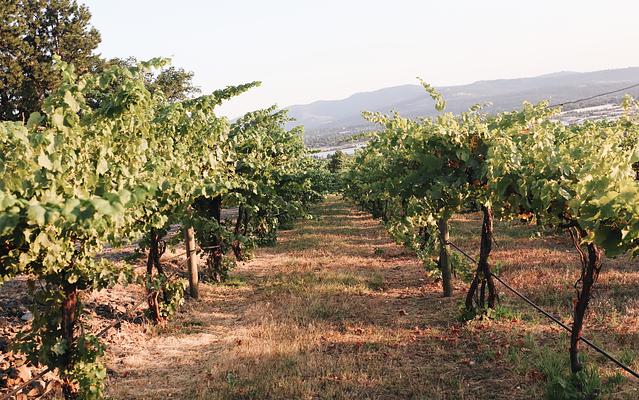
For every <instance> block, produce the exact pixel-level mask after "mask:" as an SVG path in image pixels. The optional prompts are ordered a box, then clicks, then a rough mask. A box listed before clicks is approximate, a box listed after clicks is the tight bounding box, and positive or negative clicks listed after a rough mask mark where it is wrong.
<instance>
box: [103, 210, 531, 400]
mask: <svg viewBox="0 0 639 400" xmlns="http://www.w3.org/2000/svg"><path fill="white" fill-rule="evenodd" d="M233 282H234V285H227V286H209V285H204V286H203V287H202V288H201V293H202V296H201V299H200V300H199V301H189V302H188V303H187V305H186V306H185V307H184V309H183V310H182V311H181V312H180V314H179V315H178V316H177V317H176V318H175V319H174V320H173V321H172V322H170V323H169V325H168V326H167V327H166V328H162V329H159V328H150V329H149V331H148V332H140V333H139V335H135V334H134V335H127V336H126V337H123V336H121V337H116V338H114V340H113V341H114V342H115V343H114V344H113V345H111V347H109V349H108V367H109V381H108V394H109V395H110V396H111V397H113V398H114V399H165V398H180V399H409V398H415V399H479V398H482V399H491V398H498V399H500V398H503V399H517V398H521V399H525V398H531V397H530V396H531V395H533V393H535V390H536V389H534V388H535V387H536V386H537V384H536V382H538V381H539V376H530V375H529V374H526V373H520V372H518V371H515V370H514V368H513V367H511V366H510V363H509V362H505V361H504V362H502V361H500V357H499V356H497V355H496V352H495V351H496V350H495V348H494V346H493V345H492V344H491V343H492V342H494V341H499V340H508V341H510V342H512V346H516V345H517V343H519V344H520V345H521V346H524V344H523V339H522V337H523V331H522V329H520V328H519V325H518V324H516V323H508V324H506V325H504V326H501V327H499V329H497V330H496V332H497V333H494V332H493V333H491V334H490V336H488V334H487V333H485V329H486V327H487V325H484V324H483V323H477V324H474V325H471V326H468V325H463V324H461V323H459V322H457V320H456V318H457V316H458V315H459V311H458V305H457V303H458V301H459V300H460V299H461V296H462V295H463V290H464V287H463V285H462V286H461V287H457V288H456V289H458V290H457V291H456V292H457V294H456V296H455V297H453V298H449V299H444V298H442V297H441V294H440V292H441V289H440V286H439V284H438V283H435V282H432V281H431V280H429V279H427V278H426V276H425V274H424V271H423V269H422V267H421V266H420V264H419V263H418V262H417V260H416V258H415V257H414V256H413V255H411V254H410V253H408V252H407V251H406V250H404V249H403V248H402V247H400V246H398V245H396V244H394V243H393V242H392V241H391V240H390V239H389V237H388V236H387V234H386V233H385V231H384V228H383V227H382V226H381V225H380V223H379V222H378V221H375V220H373V219H371V218H370V217H369V216H368V215H366V214H364V213H361V212H358V211H356V210H355V209H354V208H352V207H350V206H349V205H348V204H347V203H345V202H344V201H342V200H338V199H336V198H331V199H329V200H328V201H327V202H325V203H324V204H323V205H321V206H320V207H319V208H318V210H317V218H315V219H313V220H306V221H300V222H298V223H297V224H296V226H295V228H294V229H293V230H290V231H285V232H281V234H280V237H279V240H278V244H277V245H276V246H274V247H270V248H262V249H259V250H258V251H257V253H256V257H255V259H254V260H252V261H250V262H248V263H245V264H243V265H241V266H239V267H238V268H237V269H236V270H235V271H233ZM495 335H497V337H496V336H495ZM505 338H506V339H505ZM484 339H485V340H484ZM509 346H510V345H509ZM482 352H486V353H485V354H486V355H485V357H484V358H485V359H484V358H482V354H484V353H482ZM478 354H479V356H480V357H479V358H478ZM499 354H501V353H499ZM533 383H535V384H533ZM537 394H538V393H537Z"/></svg>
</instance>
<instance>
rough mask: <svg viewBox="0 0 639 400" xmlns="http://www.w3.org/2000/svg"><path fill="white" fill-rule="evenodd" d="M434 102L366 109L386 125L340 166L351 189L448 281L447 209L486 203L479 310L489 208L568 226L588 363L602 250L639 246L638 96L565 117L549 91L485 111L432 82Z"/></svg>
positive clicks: (474, 282)
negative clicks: (413, 111)
mask: <svg viewBox="0 0 639 400" xmlns="http://www.w3.org/2000/svg"><path fill="white" fill-rule="evenodd" d="M423 86H424V88H425V89H426V91H427V92H428V93H429V94H430V95H431V97H432V98H433V100H434V101H435V106H436V108H437V110H438V112H439V114H438V115H437V116H436V117H434V118H424V119H418V120H414V119H407V118H403V117H401V116H400V115H398V114H394V115H390V116H389V115H382V114H378V113H366V114H365V117H366V118H367V119H368V120H369V121H371V122H374V123H377V124H379V125H380V126H381V129H380V131H379V132H377V133H375V134H374V135H373V137H372V139H371V141H370V142H369V143H368V146H367V147H366V148H364V149H362V150H359V151H358V152H357V153H356V155H355V156H354V157H353V159H352V160H351V162H350V163H349V164H348V166H347V168H346V169H345V171H344V172H343V175H342V181H343V182H342V190H343V192H344V194H345V195H346V196H347V197H349V198H351V199H353V200H354V201H356V202H357V203H358V204H359V205H360V206H361V207H362V208H363V209H365V210H367V211H369V212H371V213H372V214H373V215H374V216H375V217H378V218H381V219H382V220H383V221H384V223H385V225H386V227H387V229H388V230H389V232H390V233H391V235H392V236H393V237H394V238H395V239H396V240H398V241H399V242H401V243H404V244H405V245H406V246H408V247H409V248H411V249H412V250H414V251H415V252H416V253H417V255H418V256H419V258H420V259H421V260H422V261H423V262H424V264H425V267H426V269H427V270H428V271H430V272H431V273H433V274H437V275H439V277H441V279H442V283H443V291H444V296H451V295H452V292H453V285H452V283H451V280H452V272H454V271H452V270H453V269H454V268H455V264H456V263H455V261H456V259H455V256H456V254H451V253H450V251H449V248H450V247H449V243H451V242H450V240H451V239H450V238H449V230H448V226H449V219H450V218H451V217H452V216H453V215H454V214H455V213H461V212H468V211H481V212H482V214H483V224H482V229H481V244H480V248H479V249H478V250H479V259H478V262H477V265H476V271H475V272H474V274H473V276H471V277H469V278H470V279H471V284H470V289H469V291H468V292H467V294H466V298H465V308H466V310H467V312H469V313H471V315H472V314H475V313H478V312H482V311H484V310H486V309H488V308H494V307H495V305H496V302H497V301H498V291H497V289H496V287H495V279H494V277H493V275H492V272H491V266H490V253H491V249H492V247H493V243H494V240H493V219H494V218H496V217H497V218H504V219H520V220H525V221H528V222H530V223H537V224H539V225H541V226H544V227H547V228H551V229H553V228H554V229H565V230H568V231H569V233H570V235H571V237H572V240H573V242H574V245H575V247H576V250H577V251H578V253H579V256H580V260H581V274H580V278H579V280H578V282H577V283H576V284H575V288H576V289H577V290H576V299H575V301H574V304H575V306H574V312H573V324H572V327H571V329H572V331H571V337H570V359H571V370H572V372H573V373H574V374H578V373H579V372H580V371H582V369H583V365H582V361H581V360H580V356H579V343H580V337H581V333H582V329H583V322H584V316H585V313H586V310H587V308H588V303H589V300H590V297H591V293H592V290H593V286H594V285H595V282H596V281H597V277H598V274H599V272H600V270H601V267H602V257H603V255H606V256H608V257H617V256H622V255H630V256H636V255H637V254H639V206H638V205H639V182H638V180H637V177H638V175H637V168H636V167H637V162H638V161H639V141H638V139H639V124H637V122H636V121H635V120H634V118H633V117H632V115H633V112H632V111H633V110H634V109H635V108H636V107H637V104H636V102H635V101H634V100H633V99H631V98H626V99H624V106H625V107H626V110H627V113H626V115H625V116H623V117H621V118H619V119H616V120H603V121H597V122H585V123H583V124H580V125H574V126H567V125H565V124H563V123H562V122H560V121H559V120H558V118H557V114H558V112H559V111H560V110H559V108H557V107H551V106H549V105H548V103H547V102H542V103H540V104H537V105H531V104H524V105H523V107H522V109H521V110H517V111H512V112H503V113H499V114H496V115H488V114H487V113H485V112H483V111H482V107H481V106H476V107H473V108H471V109H470V110H468V111H467V112H464V113H462V114H461V115H453V114H452V113H448V112H445V111H444V110H445V100H444V99H443V98H442V96H441V95H440V94H439V93H437V92H436V91H435V90H434V89H433V88H432V87H430V86H429V85H428V84H426V83H423Z"/></svg>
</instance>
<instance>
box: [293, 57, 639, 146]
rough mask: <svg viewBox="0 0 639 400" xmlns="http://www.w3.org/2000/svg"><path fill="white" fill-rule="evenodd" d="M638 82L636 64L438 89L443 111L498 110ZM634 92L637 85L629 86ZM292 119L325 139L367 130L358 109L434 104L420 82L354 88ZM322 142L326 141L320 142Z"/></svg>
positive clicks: (427, 112)
mask: <svg viewBox="0 0 639 400" xmlns="http://www.w3.org/2000/svg"><path fill="white" fill-rule="evenodd" d="M635 83H639V67H633V68H623V69H611V70H604V71H596V72H558V73H553V74H548V75H541V76H537V77H533V78H520V79H497V80H491V81H478V82H475V83H471V84H469V85H460V86H444V87H438V88H437V89H438V90H439V91H440V92H441V93H442V95H443V96H444V98H445V99H446V101H447V104H448V105H447V110H448V111H451V112H454V113H459V112H462V111H465V110H467V109H468V108H469V107H471V106H472V105H474V104H478V103H479V104H484V103H492V106H490V107H488V108H487V109H486V110H487V111H488V112H498V111H505V110H513V109H516V108H519V107H521V104H522V102H523V101H530V102H538V101H541V100H544V99H550V100H551V102H552V103H554V104H557V103H563V102H566V101H572V100H576V99H580V98H585V97H589V96H593V95H596V94H599V93H603V92H608V91H612V90H617V89H620V88H623V87H624V86H630V85H632V84H635ZM629 93H630V94H632V95H634V96H638V95H639V88H634V89H632V90H630V91H629ZM623 95H624V93H617V94H614V95H609V96H605V97H600V98H597V99H594V100H591V101H586V102H582V103H580V104H576V105H571V107H572V108H577V107H585V106H593V105H599V104H605V103H609V102H614V101H619V100H620V99H621V98H622V97H623ZM287 109H288V110H289V115H290V116H291V117H293V118H295V120H296V121H294V122H293V123H292V124H291V125H304V127H305V129H306V135H305V136H306V141H307V143H309V144H313V143H315V144H318V143H319V144H322V143H323V142H326V141H328V142H330V141H332V140H333V139H336V138H339V137H341V136H347V135H352V134H353V133H356V132H358V131H362V130H366V129H370V128H371V127H372V126H371V125H370V124H368V123H367V121H365V120H364V119H363V118H362V116H361V113H362V111H379V112H384V113H387V112H391V111H398V112H399V113H400V114H402V115H403V116H405V117H418V116H431V115H435V114H436V112H435V109H434V103H433V101H432V100H431V98H430V97H429V96H428V94H427V93H426V92H425V91H424V89H423V88H422V87H421V86H420V85H417V84H416V85H402V86H394V87H389V88H384V89H379V90H375V91H372V92H363V93H356V94H354V95H352V96H350V97H348V98H346V99H343V100H329V101H316V102H314V103H310V104H304V105H293V106H290V107H287ZM323 144H327V143H323Z"/></svg>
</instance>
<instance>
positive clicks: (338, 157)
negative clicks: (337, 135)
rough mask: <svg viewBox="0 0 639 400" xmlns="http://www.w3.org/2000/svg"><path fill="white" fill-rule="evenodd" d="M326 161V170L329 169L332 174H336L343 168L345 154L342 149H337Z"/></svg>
mask: <svg viewBox="0 0 639 400" xmlns="http://www.w3.org/2000/svg"><path fill="white" fill-rule="evenodd" d="M329 158H330V160H329V162H328V170H329V171H331V173H332V174H336V173H338V172H340V171H341V170H342V168H344V163H345V162H346V159H347V156H346V154H344V152H343V151H341V150H337V151H336V152H335V153H333V154H332V155H331V156H330V157H329Z"/></svg>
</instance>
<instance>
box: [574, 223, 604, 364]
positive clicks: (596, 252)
mask: <svg viewBox="0 0 639 400" xmlns="http://www.w3.org/2000/svg"><path fill="white" fill-rule="evenodd" d="M585 235H586V232H583V231H581V230H579V229H578V228H574V230H571V236H572V238H573V242H574V244H575V247H576V248H577V250H578V251H579V255H580V257H581V276H580V277H579V280H578V281H577V282H576V283H575V289H577V301H576V303H575V309H574V314H573V323H572V331H571V333H570V369H571V371H572V372H573V373H574V374H576V373H577V372H579V371H581V370H582V369H583V365H582V363H581V360H580V359H579V348H580V343H579V342H580V338H581V333H582V331H583V324H584V318H585V315H586V311H587V309H588V303H589V302H590V298H591V296H592V289H593V286H594V284H595V282H596V281H597V278H598V276H599V271H600V270H601V255H602V252H601V249H599V247H597V245H596V244H594V243H589V244H588V245H587V246H586V248H587V253H585V252H584V251H583V250H582V248H581V243H580V241H581V238H583V237H584V236H585ZM580 285H581V286H580Z"/></svg>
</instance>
